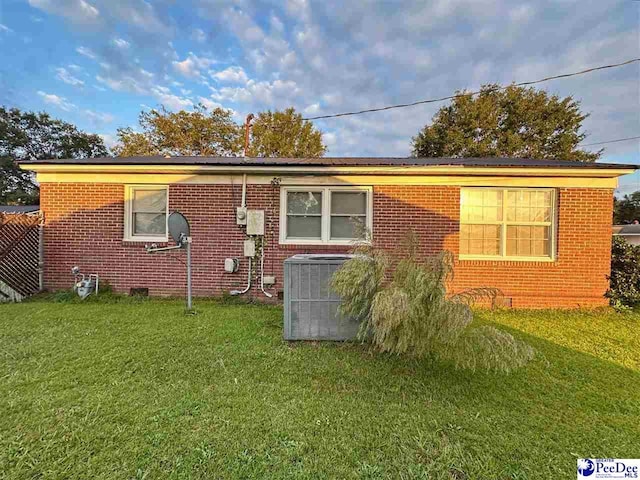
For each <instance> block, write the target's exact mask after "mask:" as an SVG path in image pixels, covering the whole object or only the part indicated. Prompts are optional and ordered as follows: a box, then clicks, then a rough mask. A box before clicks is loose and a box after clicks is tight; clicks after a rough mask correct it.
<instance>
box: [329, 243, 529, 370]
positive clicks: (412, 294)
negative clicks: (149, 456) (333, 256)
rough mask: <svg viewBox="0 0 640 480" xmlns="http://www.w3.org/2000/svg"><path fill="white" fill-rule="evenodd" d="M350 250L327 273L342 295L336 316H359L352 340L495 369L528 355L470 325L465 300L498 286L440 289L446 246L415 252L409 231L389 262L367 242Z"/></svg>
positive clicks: (449, 262) (500, 335)
mask: <svg viewBox="0 0 640 480" xmlns="http://www.w3.org/2000/svg"><path fill="white" fill-rule="evenodd" d="M353 253H354V254H355V257H354V258H353V259H351V260H348V261H347V262H345V263H344V265H343V266H342V267H341V268H340V269H339V270H338V271H337V272H336V273H335V274H334V276H333V279H332V288H333V289H334V290H335V291H336V293H338V294H339V295H340V296H341V297H342V305H341V307H340V311H341V314H343V315H345V316H349V317H352V318H354V319H356V320H358V321H359V322H360V331H359V334H358V338H359V339H360V340H362V341H368V342H370V343H371V345H372V346H373V348H374V349H376V350H377V351H379V352H387V353H395V354H405V355H409V356H412V357H417V358H423V357H429V356H431V357H436V358H439V359H442V360H447V361H451V362H453V363H454V364H455V365H456V367H458V368H468V369H472V370H473V369H478V368H480V369H487V370H495V371H502V372H509V371H511V370H512V369H514V368H517V367H521V366H523V365H525V364H526V363H527V362H529V361H530V360H531V359H532V358H533V356H534V350H533V348H532V347H530V346H529V345H528V344H526V343H524V342H522V341H520V340H517V339H515V338H514V337H513V336H512V335H510V334H509V333H507V332H504V331H502V330H499V329H497V328H494V327H491V326H474V325H472V321H473V311H472V310H471V305H472V304H473V303H474V302H476V301H478V300H480V299H483V300H487V301H491V302H493V301H495V299H496V298H497V297H498V296H499V295H500V291H499V290H497V289H495V288H490V287H484V288H476V289H471V290H466V291H462V292H458V293H455V294H448V293H447V288H446V286H447V284H448V282H449V281H451V279H452V278H453V256H452V255H451V253H450V252H447V251H444V252H441V253H440V254H438V255H435V256H430V257H422V256H420V255H419V240H418V238H417V236H416V235H415V234H413V233H409V234H408V235H407V237H406V238H405V239H404V241H403V242H401V245H400V248H399V249H398V254H396V255H394V257H393V259H394V261H393V262H391V259H390V258H389V256H387V254H386V253H385V252H384V251H383V250H382V249H379V248H377V247H376V246H375V245H374V244H372V243H371V242H369V241H363V242H360V243H359V244H357V245H356V247H355V248H354V249H353Z"/></svg>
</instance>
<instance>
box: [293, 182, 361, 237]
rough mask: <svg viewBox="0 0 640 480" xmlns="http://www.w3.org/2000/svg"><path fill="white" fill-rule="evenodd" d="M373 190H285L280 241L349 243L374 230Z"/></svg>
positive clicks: (320, 188)
mask: <svg viewBox="0 0 640 480" xmlns="http://www.w3.org/2000/svg"><path fill="white" fill-rule="evenodd" d="M371 210H372V205H371V188H370V187H283V188H282V190H281V197H280V242H281V243H292V244H335V245H340V244H349V243H352V242H353V241H354V240H357V239H358V238H359V235H360V236H361V234H362V232H363V231H364V229H368V230H369V231H371V229H372V211H371Z"/></svg>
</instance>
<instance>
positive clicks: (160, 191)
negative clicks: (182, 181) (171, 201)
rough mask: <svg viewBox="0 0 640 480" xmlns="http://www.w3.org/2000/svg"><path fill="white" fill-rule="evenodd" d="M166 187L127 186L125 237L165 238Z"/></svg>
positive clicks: (132, 238)
mask: <svg viewBox="0 0 640 480" xmlns="http://www.w3.org/2000/svg"><path fill="white" fill-rule="evenodd" d="M167 200H168V189H167V187H166V186H155V185H153V186H150V185H149V186H147V185H144V186H133V185H131V186H127V187H126V193H125V216H126V217H125V239H127V240H140V241H145V240H150V241H152V240H156V241H165V240H166V239H167V209H168V203H167Z"/></svg>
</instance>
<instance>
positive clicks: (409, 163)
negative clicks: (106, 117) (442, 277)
mask: <svg viewBox="0 0 640 480" xmlns="http://www.w3.org/2000/svg"><path fill="white" fill-rule="evenodd" d="M20 165H25V166H26V165H87V166H89V165H138V166H144V165H149V166H151V165H153V166H159V165H164V166H169V165H171V166H206V165H211V166H228V167H243V166H251V167H262V166H263V167H265V168H266V167H293V166H297V167H300V166H309V167H365V166H371V167H375V166H378V167H385V166H389V167H398V166H406V167H429V166H434V167H435V166H456V167H465V166H468V167H480V168H483V167H487V168H491V167H499V168H522V167H524V168H526V167H531V168H595V169H634V170H636V169H639V168H640V165H631V164H622V163H620V164H619V163H598V162H579V161H572V160H550V159H541V160H537V159H530V158H503V157H484V158H481V157H469V158H416V157H319V158H266V157H195V156H194V157H187V156H176V157H163V156H149V157H142V156H138V157H98V158H82V159H75V158H66V159H45V160H31V161H23V162H20Z"/></svg>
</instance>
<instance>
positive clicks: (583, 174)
mask: <svg viewBox="0 0 640 480" xmlns="http://www.w3.org/2000/svg"><path fill="white" fill-rule="evenodd" d="M20 167H21V168H22V169H23V170H29V171H33V172H36V173H38V174H41V173H43V174H46V173H65V174H180V175H211V174H243V173H248V174H256V175H320V176H331V175H340V176H344V175H378V176H383V175H393V176H442V175H447V176H501V177H505V176H507V177H510V176H512V177H547V178H549V177H564V178H567V177H571V178H616V177H619V176H621V175H626V174H629V173H633V172H634V171H635V170H636V169H635V168H633V167H629V166H626V165H621V166H620V168H602V167H594V168H589V167H581V168H571V167H553V168H549V167H479V166H465V165H442V166H391V165H379V166H358V165H355V166H335V165H328V166H293V165H282V166H277V165H265V166H259V165H113V164H112V165H87V164H74V165H70V164H53V163H47V164H39V163H22V164H20Z"/></svg>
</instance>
